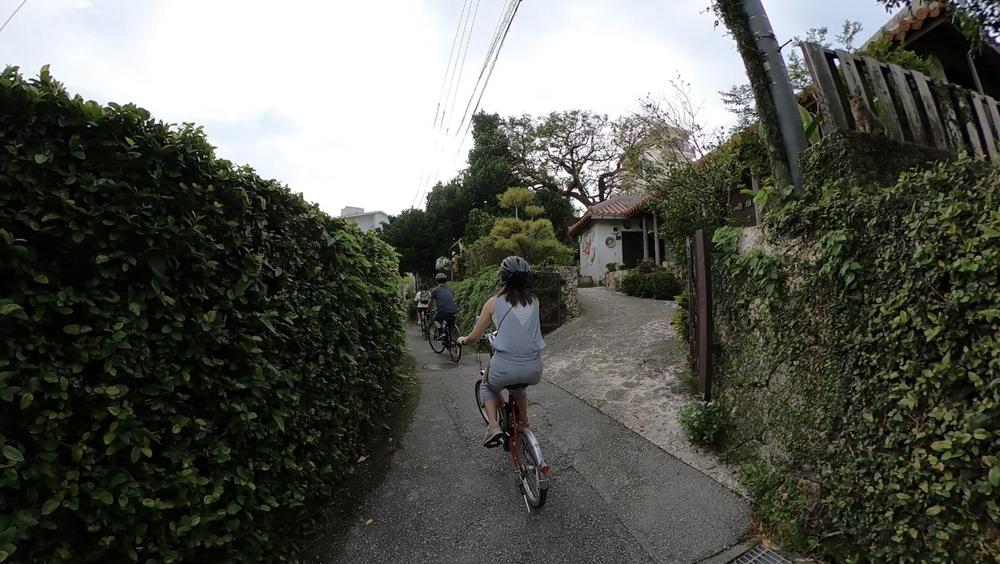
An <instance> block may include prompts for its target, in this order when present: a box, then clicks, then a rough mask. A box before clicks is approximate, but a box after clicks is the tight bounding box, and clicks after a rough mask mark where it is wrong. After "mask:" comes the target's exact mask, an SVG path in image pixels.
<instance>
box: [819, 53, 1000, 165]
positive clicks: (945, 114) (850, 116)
mask: <svg viewBox="0 0 1000 564" xmlns="http://www.w3.org/2000/svg"><path fill="white" fill-rule="evenodd" d="M802 51H803V53H804V54H805V60H806V64H807V65H808V67H809V71H810V73H811V74H812V77H813V84H814V85H815V88H816V94H817V98H818V101H819V108H820V113H821V115H822V122H821V123H820V129H821V131H822V132H823V134H824V135H825V134H828V133H830V132H832V131H834V130H852V131H864V132H869V133H871V132H881V133H884V134H885V135H887V136H888V137H891V138H892V139H895V140H897V141H905V142H910V143H917V144H919V145H925V146H928V147H935V148H938V149H944V150H947V151H952V152H955V153H961V152H966V153H968V154H970V155H975V156H977V157H978V158H980V159H987V160H993V161H1000V103H998V102H997V101H996V100H994V99H993V98H990V97H989V96H983V95H981V94H979V93H977V92H972V91H970V90H967V89H965V88H961V87H958V86H955V85H954V84H948V83H944V82H941V81H939V80H936V79H933V78H930V77H928V76H926V75H924V74H923V73H920V72H917V71H913V70H907V69H904V68H903V67H900V66H898V65H894V64H889V63H883V62H880V61H876V60H875V59H872V58H871V57H859V56H857V55H853V54H850V53H847V52H845V51H841V50H836V51H831V50H828V49H824V48H823V47H822V46H820V45H817V44H815V43H803V44H802Z"/></svg>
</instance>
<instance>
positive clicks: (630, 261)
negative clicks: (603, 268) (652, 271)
mask: <svg viewBox="0 0 1000 564" xmlns="http://www.w3.org/2000/svg"><path fill="white" fill-rule="evenodd" d="M641 260H642V233H640V232H638V231H623V232H622V264H624V265H625V266H626V267H628V268H632V267H633V266H635V265H637V264H639V261H641Z"/></svg>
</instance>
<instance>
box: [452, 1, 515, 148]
mask: <svg viewBox="0 0 1000 564" xmlns="http://www.w3.org/2000/svg"><path fill="white" fill-rule="evenodd" d="M520 5H521V0H512V1H511V2H510V3H509V6H510V7H509V9H508V12H509V15H508V16H507V17H506V18H505V19H504V20H502V21H503V22H504V24H503V25H502V26H501V27H503V35H502V36H501V35H499V28H498V30H497V31H498V33H497V36H496V37H494V39H493V45H491V46H490V50H489V51H488V52H487V53H486V58H485V59H484V60H483V68H482V69H480V71H479V78H478V79H477V80H476V86H475V87H474V88H473V89H472V93H471V94H470V95H469V101H468V102H467V103H466V104H465V111H464V112H463V113H462V121H461V122H460V123H459V124H458V129H457V130H456V135H457V132H458V131H461V129H462V126H464V125H465V122H466V120H468V119H469V118H470V117H471V114H470V113H469V109H470V108H471V107H472V100H473V99H475V98H476V91H479V90H480V89H479V84H480V82H482V79H483V75H484V74H486V70H487V68H489V70H490V71H489V72H490V74H491V75H492V74H493V67H494V66H495V65H496V61H497V58H498V57H499V55H500V48H501V47H502V46H503V41H504V40H505V39H507V32H509V31H510V26H511V24H512V23H513V22H514V16H515V15H516V14H517V8H518V7H519V6H520ZM488 82H489V77H487V78H486V82H483V83H482V84H483V88H482V90H481V91H480V93H479V99H478V101H477V102H476V108H477V109H478V106H479V102H480V101H482V99H483V92H486V85H487V83H488ZM473 113H475V112H473ZM470 124H471V121H470ZM466 131H468V129H466ZM459 150H461V149H459Z"/></svg>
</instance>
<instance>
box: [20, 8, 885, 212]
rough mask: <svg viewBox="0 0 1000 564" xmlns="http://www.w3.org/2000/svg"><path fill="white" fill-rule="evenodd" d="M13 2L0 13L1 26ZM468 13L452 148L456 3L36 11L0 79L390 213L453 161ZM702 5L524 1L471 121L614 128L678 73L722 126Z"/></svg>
mask: <svg viewBox="0 0 1000 564" xmlns="http://www.w3.org/2000/svg"><path fill="white" fill-rule="evenodd" d="M20 1H21V0H0V22H2V21H3V20H4V19H6V17H7V16H8V15H9V14H10V13H11V12H12V11H13V10H14V8H15V7H17V5H18V4H19V3H20ZM477 2H478V4H479V9H478V13H477V17H476V21H475V25H474V27H473V28H472V31H471V41H470V47H469V50H468V55H467V58H466V60H465V65H464V72H463V73H462V75H461V77H462V80H461V82H460V84H459V86H458V88H456V89H455V91H456V92H457V94H456V95H454V96H453V99H454V100H455V102H454V106H455V110H454V111H453V112H452V113H451V115H449V116H447V117H446V120H445V128H450V129H451V134H450V135H449V136H447V137H445V136H444V135H443V132H442V133H441V134H435V130H434V129H433V128H432V125H433V121H434V115H435V107H436V103H437V101H438V98H439V96H440V93H441V86H442V79H443V78H444V75H445V69H446V65H447V62H448V56H449V50H450V48H451V45H452V39H453V37H454V36H455V31H456V27H457V24H458V20H459V14H460V12H461V11H462V6H463V3H464V0H352V1H347V0H334V1H318V0H310V1H306V0H284V1H281V2H275V1H274V0H269V1H257V0H141V1H136V0H31V1H29V2H28V3H27V4H26V5H25V7H24V8H23V9H22V10H21V12H20V13H18V14H17V16H16V17H15V18H14V20H13V21H12V22H11V24H10V25H9V26H8V27H7V29H6V30H4V31H3V32H2V33H0V64H3V65H16V66H20V67H21V69H22V72H23V73H24V74H26V75H31V76H34V75H37V73H38V69H39V68H40V67H41V66H42V65H44V64H50V65H51V69H52V73H53V75H54V76H55V77H56V78H57V79H59V80H61V81H62V82H64V83H65V84H66V85H67V87H68V89H69V90H70V91H71V92H79V93H80V94H81V95H83V96H84V97H85V98H90V99H94V100H98V101H100V102H102V103H106V102H109V101H115V102H121V103H124V102H134V103H136V104H138V105H140V106H142V107H145V108H147V109H148V110H150V111H151V112H152V113H153V115H155V116H156V117H157V118H159V119H162V120H164V121H167V122H172V123H179V122H195V123H198V124H200V125H203V126H204V127H205V130H206V132H207V133H208V136H209V140H210V141H211V143H212V144H213V145H215V146H217V147H218V152H219V154H220V156H222V157H224V158H227V159H230V160H232V161H234V162H236V163H239V164H243V163H246V164H249V165H251V166H253V167H254V168H255V169H257V171H258V172H259V173H260V174H261V175H262V176H265V177H268V178H277V179H279V180H280V181H282V182H284V183H286V184H288V185H289V186H290V187H291V188H292V189H293V190H294V191H296V192H302V193H304V194H305V196H306V198H307V199H308V200H311V201H314V202H317V203H318V204H319V205H320V207H322V208H323V209H324V210H326V211H327V212H329V213H331V214H335V215H336V214H339V212H340V209H341V207H343V206H345V205H353V206H360V207H364V208H366V209H367V210H376V209H381V210H384V211H386V212H388V213H390V214H395V213H398V212H399V211H400V210H402V209H405V208H408V207H410V206H411V204H413V203H414V201H415V200H417V202H416V204H417V206H418V207H421V206H422V205H423V200H422V198H419V196H420V195H421V192H422V188H423V187H424V186H422V185H421V180H422V179H424V178H426V177H428V176H430V177H440V179H442V180H447V179H448V178H450V177H451V176H452V175H453V174H454V172H455V171H456V169H457V168H460V167H461V166H462V164H463V162H464V159H465V152H466V151H467V150H468V145H466V146H465V147H463V149H462V151H461V152H460V153H459V152H458V150H457V139H456V138H455V135H454V132H455V130H456V129H457V124H458V122H459V120H460V119H461V118H460V115H459V114H461V111H462V109H464V107H465V105H466V103H467V102H468V100H469V97H470V94H471V92H470V91H471V89H472V86H473V84H474V83H475V80H476V77H477V75H478V74H479V71H480V69H481V68H482V64H483V57H484V55H485V53H486V50H487V45H488V44H489V42H490V39H491V38H492V36H493V32H494V30H495V28H496V26H497V22H498V20H499V18H500V13H501V11H502V8H503V5H504V3H505V1H504V0H469V3H470V5H471V6H475V5H476V3H477ZM764 3H765V7H766V8H767V9H768V11H769V13H770V16H771V20H772V23H773V25H774V28H775V31H776V33H777V35H778V36H779V39H781V40H784V39H787V38H790V37H791V36H792V35H796V34H803V33H804V32H805V30H806V29H808V28H810V27H817V26H824V25H826V26H829V27H831V33H832V32H833V28H836V27H839V25H840V22H842V21H843V20H844V19H845V18H850V19H854V20H859V21H861V22H862V23H863V24H864V31H863V32H862V33H861V36H862V37H861V39H866V38H867V37H868V36H870V35H871V34H872V33H873V32H874V31H875V30H876V29H877V28H878V27H879V26H880V25H881V24H882V23H884V22H885V21H886V20H887V19H888V15H887V14H886V13H885V12H884V10H883V9H882V8H881V7H880V6H879V5H878V4H876V2H875V0H838V1H837V2H832V1H827V0H764ZM708 4H709V2H708V0H524V1H523V2H522V4H521V6H520V9H519V11H518V13H517V17H516V18H515V20H514V23H513V26H512V28H511V31H510V34H509V36H508V37H507V41H506V44H505V45H504V47H503V50H502V52H501V54H500V59H499V62H498V63H497V67H496V70H495V72H494V73H493V76H492V79H491V81H490V83H489V88H488V90H487V91H486V94H485V96H484V98H483V104H482V107H483V109H485V110H487V111H490V112H499V113H501V114H503V115H510V114H521V113H532V114H540V113H547V112H550V111H554V110H568V109H574V108H579V109H587V110H594V111H598V112H602V113H608V114H613V115H617V114H621V113H624V112H627V111H630V110H633V109H635V108H636V102H637V100H638V99H639V98H641V97H643V96H645V95H647V94H652V95H654V96H657V95H662V94H663V93H664V92H665V91H666V86H667V81H668V80H669V79H671V78H673V77H674V76H676V75H678V74H680V75H681V76H682V77H683V78H684V79H685V80H687V81H688V82H690V83H691V85H692V88H693V90H694V91H695V95H696V97H697V99H699V100H704V112H703V117H704V121H705V122H706V124H708V125H710V126H721V125H726V124H728V123H729V122H730V117H729V116H728V115H727V113H726V111H725V110H724V109H723V108H722V106H721V103H720V102H719V96H718V94H717V91H719V90H722V89H725V88H727V87H728V86H730V85H732V84H735V83H737V82H742V81H744V80H745V75H744V72H743V67H742V63H741V61H740V58H739V56H738V54H737V53H736V50H735V47H734V45H733V42H732V40H731V39H730V38H728V37H726V36H725V35H724V34H723V32H722V30H721V29H716V28H715V27H714V26H713V23H714V17H713V16H712V15H711V14H710V13H708V12H706V10H705V7H706V6H707V5H708ZM470 19H471V18H470ZM450 106H451V103H449V104H447V107H450ZM456 154H458V155H459V156H458V158H455V157H456Z"/></svg>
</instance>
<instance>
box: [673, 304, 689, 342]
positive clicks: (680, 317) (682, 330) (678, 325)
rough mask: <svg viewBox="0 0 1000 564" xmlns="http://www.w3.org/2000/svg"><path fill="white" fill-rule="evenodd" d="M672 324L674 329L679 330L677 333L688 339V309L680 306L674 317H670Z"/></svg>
mask: <svg viewBox="0 0 1000 564" xmlns="http://www.w3.org/2000/svg"><path fill="white" fill-rule="evenodd" d="M670 324H671V325H673V326H674V330H675V331H677V335H678V336H679V337H680V338H681V339H684V340H685V341H687V340H688V336H689V335H688V311H687V309H685V308H683V307H678V308H677V309H675V310H674V315H673V317H671V318H670Z"/></svg>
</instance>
